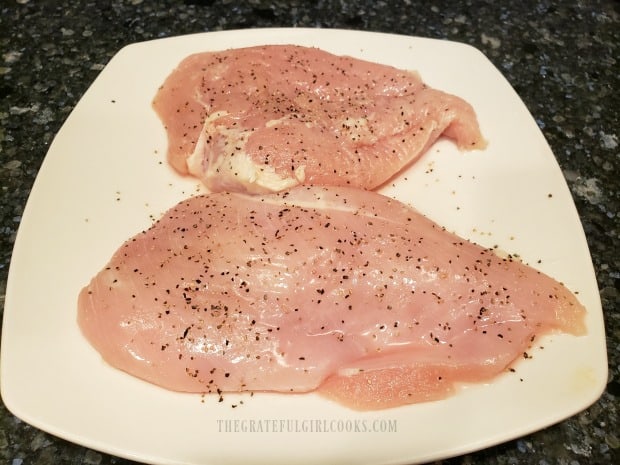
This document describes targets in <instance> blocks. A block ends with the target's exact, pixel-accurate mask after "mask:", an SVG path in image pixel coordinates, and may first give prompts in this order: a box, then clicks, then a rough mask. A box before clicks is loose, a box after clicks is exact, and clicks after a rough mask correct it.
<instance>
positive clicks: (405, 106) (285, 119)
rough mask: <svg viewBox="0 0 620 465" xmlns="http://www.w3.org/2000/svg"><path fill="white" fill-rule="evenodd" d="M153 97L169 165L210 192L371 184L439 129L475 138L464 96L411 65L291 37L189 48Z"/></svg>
mask: <svg viewBox="0 0 620 465" xmlns="http://www.w3.org/2000/svg"><path fill="white" fill-rule="evenodd" d="M153 105H154V108H155V110H156V112H157V113H158V115H159V116H160V118H161V120H162V122H163V124H164V125H165V127H166V130H167V133H168V142H169V145H168V159H169V161H170V163H171V165H172V166H173V167H174V168H175V169H176V170H177V171H179V172H180V173H190V174H192V175H194V176H196V177H198V178H199V179H201V180H202V181H203V183H204V184H205V185H206V186H207V187H208V188H209V189H210V190H211V191H241V192H244V191H246V192H250V193H267V192H277V191H280V190H285V189H288V188H290V187H293V186H296V185H298V184H322V185H343V186H352V187H360V188H364V189H374V188H376V187H378V186H379V185H381V184H382V183H385V182H386V181H387V180H389V179H390V178H391V177H392V176H394V175H395V174H396V173H398V172H399V171H400V170H401V169H403V167H405V166H407V165H408V164H410V163H412V161H413V160H415V159H417V158H418V157H419V156H420V155H421V154H422V153H423V152H425V151H426V150H427V149H428V148H429V147H430V146H431V145H432V144H433V143H434V142H435V141H436V140H437V139H438V138H439V137H440V136H441V135H442V134H443V135H445V136H448V137H451V138H452V139H454V140H455V141H456V143H457V144H458V146H459V147H460V148H462V149H475V148H482V147H484V145H485V141H484V140H483V137H482V135H481V133H480V129H479V127H478V122H477V119H476V115H475V113H474V111H473V109H472V108H471V106H470V105H469V104H468V103H467V102H465V101H464V100H462V99H460V98H458V97H455V96H453V95H449V94H446V93H444V92H441V91H439V90H435V89H431V88H429V87H428V86H426V85H425V84H424V83H423V82H422V81H421V79H420V77H419V76H418V75H417V74H416V73H413V72H408V71H402V70H399V69H396V68H393V67H390V66H384V65H379V64H375V63H370V62H367V61H362V60H359V59H355V58H351V57H346V56H336V55H332V54H330V53H327V52H325V51H322V50H319V49H316V48H308V47H300V46H293V45H268V46H260V47H250V48H241V49H233V50H227V51H221V52H206V53H199V54H195V55H191V56H189V57H187V58H186V59H185V60H183V61H182V62H181V63H180V64H179V66H178V67H177V68H176V69H175V70H174V71H173V72H172V74H171V75H170V76H169V77H168V78H167V79H166V81H165V82H164V84H163V85H162V86H161V88H160V89H159V91H158V93H157V95H156V97H155V99H154V101H153Z"/></svg>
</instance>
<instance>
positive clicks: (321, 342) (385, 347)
mask: <svg viewBox="0 0 620 465" xmlns="http://www.w3.org/2000/svg"><path fill="white" fill-rule="evenodd" d="M584 313H585V310H584V308H583V307H582V305H581V304H580V303H579V302H578V301H577V300H576V298H575V297H574V296H573V294H571V293H570V292H569V291H568V290H567V289H566V288H564V287H563V286H562V285H561V284H559V283H558V282H556V281H555V280H553V279H552V278H550V277H548V276H546V275H544V274H541V273H540V272H538V271H536V270H534V269H533V268H530V267H528V266H526V265H524V264H522V263H520V262H518V261H513V260H511V259H510V258H500V257H498V256H497V255H496V254H494V252H493V251H492V250H489V249H484V248H481V247H479V246H477V245H474V244H473V243H470V242H468V241H466V240H464V239H461V238H459V237H457V236H455V235H453V234H451V233H449V232H447V231H445V230H444V229H443V228H441V227H440V226H438V225H437V224H435V223H433V222H432V221H430V220H429V219H427V218H425V217H424V216H422V215H420V214H419V213H417V212H416V211H415V210H413V209H411V208H409V207H407V206H405V205H404V204H402V203H400V202H398V201H395V200H393V199H390V198H388V197H385V196H382V195H380V194H377V193H374V192H368V191H363V190H358V189H352V188H343V187H331V188H323V187H297V188H295V189H292V190H291V191H288V192H284V193H279V194H268V195H257V196H248V195H244V194H234V193H214V194H209V195H203V196H196V197H193V198H190V199H188V200H185V201H183V202H181V203H180V204H178V205H177V206H175V207H174V208H172V209H171V210H169V211H168V212H167V213H166V214H165V215H164V216H163V218H162V219H161V220H160V221H159V222H157V223H155V224H154V225H153V226H152V227H151V228H150V229H148V230H147V231H144V232H142V233H140V234H138V235H136V236H135V237H133V238H132V239H130V240H128V241H127V242H126V243H125V244H124V245H123V246H122V247H120V249H119V250H118V251H117V252H116V253H115V254H114V256H113V257H112V259H111V260H110V262H109V263H108V265H107V266H106V267H105V268H104V269H103V270H102V271H101V272H100V273H99V274H98V275H97V276H95V277H94V279H92V281H91V282H90V284H89V285H88V286H87V287H85V288H84V289H83V290H82V292H81V294H80V296H79V313H78V321H79V325H80V327H81V329H82V331H83V333H84V335H85V336H86V338H87V339H88V340H89V341H90V342H91V343H92V345H93V346H94V347H95V348H96V349H97V350H98V351H99V352H100V353H101V355H102V356H103V358H104V359H105V360H107V362H109V364H111V365H113V366H114V367H117V368H119V369H121V370H125V371H126V372H128V373H131V374H132V375H135V376H137V377H140V378H143V379H145V380H147V381H150V382H151V383H155V384H157V385H160V386H163V387H165V388H168V389H171V390H177V391H190V392H217V393H221V392H227V391H277V392H297V393H299V392H308V391H315V390H318V392H321V393H323V394H325V395H327V396H329V397H331V398H334V399H336V400H338V401H339V402H341V403H343V404H346V405H349V406H352V407H354V408H359V409H378V408H385V407H393V406H398V405H402V404H407V403H413V402H421V401H427V400H433V399H440V398H443V397H446V396H448V395H449V394H450V393H451V392H452V391H453V389H454V385H455V383H458V382H461V381H467V382H478V381H485V380H489V379H491V378H493V377H494V376H496V375H498V374H499V373H502V372H503V371H505V370H506V369H507V367H509V366H510V365H511V364H512V363H513V362H514V361H515V360H517V359H520V358H522V357H523V354H524V352H526V351H527V350H529V349H530V345H531V344H532V341H533V340H534V338H535V337H537V336H538V335H540V334H543V333H547V332H549V331H553V330H559V331H565V332H569V333H572V334H575V335H579V334H582V333H583V332H584V331H585V328H584V322H583V319H584Z"/></svg>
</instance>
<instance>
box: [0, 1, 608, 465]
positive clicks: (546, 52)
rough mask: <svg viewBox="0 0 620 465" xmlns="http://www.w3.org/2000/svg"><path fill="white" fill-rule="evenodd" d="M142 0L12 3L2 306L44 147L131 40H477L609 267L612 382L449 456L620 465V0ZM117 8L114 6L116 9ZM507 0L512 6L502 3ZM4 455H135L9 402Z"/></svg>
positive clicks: (3, 142)
mask: <svg viewBox="0 0 620 465" xmlns="http://www.w3.org/2000/svg"><path fill="white" fill-rule="evenodd" d="M441 3H442V6H441V7H435V6H432V7H431V6H428V2H422V1H421V0H401V1H390V0H355V1H347V0H339V1H336V0H321V1H317V2H306V1H301V0H293V1H288V2H286V1H262V0H254V1H251V0H248V1H232V0H204V1H199V0H195V1H190V0H187V1H161V0H158V1H141V0H114V1H110V2H95V1H87V0H78V1H67V0H59V1H56V2H39V1H35V0H30V1H29V0H17V1H15V0H6V1H3V2H2V3H1V4H0V44H1V45H0V50H1V52H2V56H1V58H0V96H1V100H0V186H1V190H0V197H1V201H0V221H1V223H0V308H3V307H4V299H5V290H6V283H7V275H8V268H9V262H10V258H11V251H12V246H13V242H14V240H15V235H16V231H17V227H18V225H19V222H20V219H21V215H22V212H23V209H24V205H25V203H26V200H27V198H28V194H29V191H30V189H31V187H32V184H33V181H34V179H35V176H36V174H37V171H38V169H39V167H40V166H41V162H42V160H43V157H44V156H45V153H46V151H47V149H48V147H49V144H50V142H51V141H52V139H53V137H54V135H55V134H56V132H57V131H58V130H59V129H60V127H61V125H62V123H63V121H64V120H65V119H66V117H67V116H68V115H69V113H70V112H71V110H72V108H73V107H74V106H75V104H76V103H77V102H78V100H79V99H80V97H81V96H82V94H83V93H84V92H85V91H86V89H87V87H88V86H89V85H90V83H91V82H92V81H93V80H94V79H95V77H96V76H97V75H98V73H99V72H100V71H101V70H102V69H103V68H104V66H105V65H106V63H107V62H108V61H109V60H110V58H111V57H112V56H113V55H114V54H115V53H116V52H117V51H118V50H119V49H120V48H121V47H123V46H124V45H126V44H129V43H132V42H138V41H144V40H148V39H154V38H162V37H169V36H174V35H180V34H187V33H194V32H204V31H215V30H222V29H239V28H253V27H272V26H295V27H321V28H346V29H359V30H368V31H382V32H391V33H399V34H407V35H414V36H423V37H431V38H441V39H448V40H453V41H459V42H464V43H468V44H471V45H473V46H475V47H477V48H478V49H479V50H481V51H482V52H483V53H485V54H486V56H487V57H488V58H489V59H490V60H491V61H492V62H493V63H494V64H495V65H496V66H497V68H498V69H499V70H500V71H501V72H502V73H503V74H504V75H505V76H506V78H507V79H508V80H509V82H510V83H511V84H512V85H513V87H514V88H515V89H516V91H517V92H518V94H519V95H520V96H521V98H522V99H523V100H524V101H525V103H526V105H527V107H528V108H529V110H530V112H531V113H532V114H533V116H534V118H535V120H536V121H537V123H538V125H539V127H540V128H541V129H542V131H543V133H544V135H545V137H546V138H547V140H548V142H549V144H550V145H551V148H552V149H553V151H554V153H555V155H556V157H557V159H558V162H559V164H560V166H561V168H562V171H563V173H564V176H565V177H566V179H567V181H568V184H569V187H570V191H571V193H572V195H573V198H574V200H575V203H576V206H577V209H578V212H579V215H580V217H581V220H582V223H583V227H584V229H585V233H586V236H587V240H588V243H589V246H590V250H591V253H592V258H593V262H594V266H595V270H596V274H597V279H598V283H599V289H600V294H601V299H602V303H603V309H604V313H605V324H606V330H607V344H608V357H609V381H608V385H607V389H606V391H605V393H604V394H603V396H602V397H601V398H600V400H599V401H597V402H596V403H595V404H594V405H592V406H591V407H590V408H588V409H587V410H585V411H583V412H581V413H579V414H577V415H575V416H574V417H572V418H570V419H568V420H566V421H563V422H561V423H559V424H557V425H554V426H551V427H549V428H547V429H545V430H543V431H539V432H536V433H533V434H530V435H528V436H526V437H523V438H520V439H517V440H513V441H510V442H508V443H505V444H502V445H499V446H496V447H492V448H490V449H487V450H483V451H480V452H477V453H472V454H469V455H467V456H463V457H456V458H453V459H449V460H445V461H443V462H441V463H446V464H457V463H459V464H472V463H476V464H521V463H522V464H539V465H552V464H562V465H576V464H606V463H620V433H619V432H620V426H619V423H618V415H619V413H620V412H619V403H618V400H617V397H618V396H619V395H620V373H619V367H618V362H619V355H620V321H619V319H620V308H619V305H618V301H619V299H618V279H619V277H620V270H619V267H618V265H619V263H620V254H619V253H618V249H619V248H618V243H619V241H620V237H619V231H620V228H619V222H618V211H619V210H620V199H619V195H618V187H619V185H620V177H619V176H618V173H620V166H619V165H620V163H619V159H620V147H619V143H620V140H619V139H620V133H619V132H618V131H619V130H620V119H619V110H620V99H619V97H618V89H619V88H620V86H619V81H620V80H619V78H618V76H619V74H620V66H619V64H618V61H619V60H620V6H619V5H620V4H619V3H618V2H616V1H615V0H591V1H587V2H574V1H566V0H556V1H551V0H539V1H534V0H525V1H522V2H495V1H491V0H450V1H446V2H441ZM104 4H105V6H102V5H104ZM502 4H506V5H509V6H502ZM0 461H2V463H7V464H12V465H21V464H28V465H29V464H65V463H66V464H78V463H83V464H91V465H96V464H113V463H114V464H128V463H131V462H129V461H128V460H125V459H121V458H118V457H112V456H109V455H106V454H104V453H101V452H97V451H93V450H89V449H86V448H83V447H80V446H77V445H74V444H71V443H68V442H66V441H64V440H61V439H58V438H55V437H53V436H51V435H49V434H47V433H45V432H42V431H40V430H38V429H37V428H35V427H32V426H30V425H28V424H26V423H25V422H22V421H21V420H19V419H17V418H15V417H14V416H13V415H12V414H11V413H10V412H8V411H7V410H6V408H5V407H4V406H3V405H0Z"/></svg>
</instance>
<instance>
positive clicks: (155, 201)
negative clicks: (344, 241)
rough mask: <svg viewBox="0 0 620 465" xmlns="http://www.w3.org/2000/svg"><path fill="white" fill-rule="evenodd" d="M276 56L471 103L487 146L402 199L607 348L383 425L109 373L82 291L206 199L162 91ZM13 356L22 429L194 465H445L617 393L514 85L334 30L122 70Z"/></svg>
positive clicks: (444, 144)
mask: <svg viewBox="0 0 620 465" xmlns="http://www.w3.org/2000/svg"><path fill="white" fill-rule="evenodd" d="M276 43H294V44H299V45H307V46H317V47H320V48H323V49H325V50H327V51H330V52H333V53H336V54H348V55H352V56H356V57H359V58H363V59H367V60H371V61H376V62H381V63H385V64H390V65H394V66H397V67H400V68H408V69H416V70H418V71H420V73H421V75H422V78H423V79H424V80H425V81H426V82H427V83H428V84H430V85H432V86H434V87H437V88H440V89H443V90H446V91H448V92H451V93H454V94H456V95H459V96H461V97H463V98H465V99H466V100H468V101H469V102H470V103H471V104H472V105H473V107H474V109H475V110H476V112H477V114H478V117H479V121H480V124H481V127H482V130H483V133H484V134H485V136H486V138H487V139H488V141H489V146H488V148H487V149H486V150H484V151H478V152H471V153H460V152H459V151H458V150H457V149H456V148H455V146H454V145H453V144H452V143H451V142H449V141H447V140H440V141H439V142H437V143H436V144H435V145H434V146H433V147H432V148H431V150H430V152H429V153H428V154H426V155H425V156H424V157H423V158H422V159H421V160H420V161H419V162H418V163H417V164H415V165H413V166H412V167H411V168H410V169H408V170H407V171H406V172H405V173H403V174H402V175H401V176H400V177H399V178H398V179H396V180H395V181H394V183H393V184H392V185H390V186H387V187H386V188H384V189H383V191H384V193H386V194H388V195H393V196H395V197H397V198H399V199H401V200H403V201H406V202H410V203H411V204H413V205H415V206H416V208H418V209H419V210H420V211H422V212H423V213H425V214H427V215H428V216H430V217H431V218H432V219H434V220H435V221H437V222H439V223H440V224H442V225H444V226H446V227H447V228H448V229H451V230H453V231H455V232H457V233H458V234H460V235H462V236H465V237H467V238H469V239H471V240H473V241H475V242H478V243H480V244H482V245H485V246H493V245H497V246H498V247H500V248H501V249H503V250H505V251H507V252H510V253H518V254H519V255H520V256H521V257H522V258H523V259H524V261H526V262H529V263H531V264H535V266H536V267H538V268H539V269H541V270H542V271H544V272H546V273H548V274H550V275H552V276H553V277H555V278H556V279H558V280H559V281H562V282H564V283H565V284H566V285H567V286H568V287H569V288H570V289H572V290H573V291H576V292H578V297H579V298H580V300H581V302H582V303H583V304H584V305H585V306H586V307H587V309H588V315H587V326H588V334H587V335H586V336H583V337H572V336H566V335H555V336H551V337H547V338H545V339H544V341H542V342H541V345H543V346H544V349H538V350H536V351H534V352H533V358H532V359H531V360H523V361H521V362H519V363H518V364H517V365H516V372H515V373H508V374H506V375H503V376H501V377H500V378H498V379H497V380H496V381H494V382H493V383H490V384H483V385H477V386H470V387H467V388H464V389H462V390H461V391H460V392H459V393H458V394H457V395H455V396H453V397H451V398H449V399H446V400H442V401H439V402H431V403H425V404H418V405H411V406H406V407H400V408H396V409H389V410H384V411H378V412H365V413H360V412H355V411H351V410H348V409H346V408H344V407H341V406H339V405H336V404H334V403H332V402H330V401H328V400H325V399H323V398H321V397H319V396H315V395H313V394H309V395H269V394H256V395H254V396H252V397H250V396H249V395H247V396H246V395H231V396H226V397H225V400H224V402H221V403H218V402H217V399H215V398H212V397H209V396H207V397H201V396H198V395H188V394H178V393H173V392H169V391H166V390H163V389H160V388H158V387H155V386H152V385H149V384H147V383H145V382H142V381H140V380H138V379H134V378H133V377H131V376H129V375H127V374H124V373H122V372H120V371H117V370H115V369H113V368H111V367H109V366H107V365H106V364H105V363H104V362H102V360H101V358H100V357H99V355H98V354H97V353H96V352H95V351H94V350H93V349H92V348H91V346H90V345H89V344H88V343H87V341H86V340H85V339H84V338H83V337H82V335H81V333H80V331H79V329H78V326H77V324H76V299H77V295H78V292H79V291H80V289H81V288H82V287H83V286H84V285H86V284H87V283H88V281H89V280H90V278H91V277H92V276H93V275H94V274H95V273H96V272H97V271H98V270H99V269H100V268H101V267H102V266H103V265H104V264H105V263H106V262H107V260H108V259H109V258H110V256H111V255H112V253H113V252H114V251H115V250H116V249H117V247H119V246H120V245H121V243H122V242H123V241H124V240H125V239H127V238H129V237H130V236H132V235H134V234H135V233H137V232H138V231H140V230H142V229H144V228H147V227H148V226H150V225H151V224H152V222H153V221H154V219H156V218H158V217H159V216H160V215H161V214H162V213H163V212H164V211H165V210H166V209H168V208H169V207H171V206H173V205H174V204H176V203H177V202H178V201H180V200H182V199H183V198H186V197H187V196H189V195H192V194H194V193H195V192H197V191H199V190H200V187H199V186H197V183H196V181H194V180H191V179H189V178H182V177H180V176H178V175H176V174H175V173H174V172H173V171H172V169H171V168H170V167H169V166H168V165H167V164H166V162H165V152H166V144H167V141H166V135H165V132H164V129H163V127H162V125H161V123H160V121H159V120H158V118H157V116H156V115H155V113H154V111H153V110H152V108H151V100H152V98H153V96H154V95H155V92H156V91H157V88H158V86H159V85H160V84H161V83H162V82H163V80H164V79H165V77H166V76H167V75H168V74H169V73H170V72H171V70H172V69H173V68H174V67H175V66H176V65H177V64H178V62H179V61H181V59H183V58H184V57H185V56H187V55H188V54H190V53H194V52H199V51H206V50H221V49H226V48H230V47H243V46H249V45H257V44H276ZM539 261H540V262H539ZM1 355H2V385H1V387H2V396H3V399H4V402H5V404H6V406H7V407H8V408H9V409H10V410H11V411H12V412H13V413H14V414H15V415H16V416H18V417H20V418H22V419H23V420H25V421H26V422H28V423H31V424H32V425H34V426H36V427H38V428H41V429H42V430H45V431H48V432H50V433H52V434H54V435H57V436H60V437H62V438H65V439H68V440H70V441H73V442H75V443H78V444H82V445H85V446H88V447H91V448H94V449H99V450H101V451H104V452H107V453H111V454H114V455H118V456H123V457H127V458H131V459H134V460H140V461H145V462H151V463H156V464H173V463H174V464H177V465H179V464H200V465H205V464H212V463H218V464H222V463H248V464H252V463H271V464H276V463H293V462H294V463H298V464H303V463H322V462H323V463H330V464H338V463H367V464H371V463H385V464H387V463H390V464H397V463H413V462H423V461H430V460H435V459H440V458H444V457H449V456H453V455H457V454H461V453H465V452H468V451H472V450H476V449H480V448H484V447H488V446H491V445H493V444H497V443H499V442H502V441H506V440H509V439H512V438H515V437H518V436H521V435H524V434H527V433H529V432H531V431H533V430H536V429H540V428H544V427H546V426H548V425H550V424H552V423H555V422H558V421H561V420H563V419H565V418H567V417H569V416H571V415H573V414H575V413H577V412H579V411H580V410H582V409H584V408H586V407H588V406H589V405H590V404H592V403H593V402H595V401H596V399H597V398H598V397H599V396H600V395H601V393H602V391H603V389H604V386H605V382H606V379H607V361H606V350H605V335H604V327H603V316H602V310H601V304H600V300H599V295H598V289H597V284H596V280H595V276H594V272H593V267H592V263H591V259H590V256H589V252H588V248H587V244H586V241H585V237H584V233H583V230H582V227H581V224H580V221H579V218H578V215H577V212H576V209H575V206H574V204H573V202H572V198H571V196H570V193H569V190H568V188H567V186H566V184H565V181H564V178H563V176H562V173H561V171H560V169H559V167H558V165H557V163H556V160H555V158H554V156H553V153H552V152H551V150H550V148H549V146H548V144H547V143H546V141H545V139H544V137H543V135H542V134H541V132H540V131H539V129H538V127H537V125H536V123H535V121H534V120H533V118H532V116H531V115H530V114H529V113H528V111H527V109H526V107H525V105H524V104H523V103H522V102H521V100H520V99H519V97H518V96H517V94H516V93H515V92H514V90H513V89H512V88H511V87H510V85H509V84H508V83H507V81H506V80H505V79H504V78H503V77H502V75H501V74H500V72H499V71H498V70H497V69H496V68H495V67H494V66H493V65H492V64H491V63H490V62H489V61H488V60H487V59H486V58H485V57H484V56H483V55H482V53H480V52H479V51H477V50H476V49H474V48H472V47H470V46H468V45H463V44H459V43H453V42H447V41H439V40H431V39H421V38H415V37H405V36H396V35H389V34H378V33H367V32H355V31H342V30H325V29H254V30H241V31H227V32H214V33H204V34H197V35H190V36H183V37H175V38H169V39H162V40H155V41H151V42H145V43H138V44H133V45H130V46H128V47H125V48H123V49H122V50H121V51H120V52H119V53H118V54H117V55H116V56H114V58H112V60H111V61H110V63H109V64H108V66H107V67H106V68H105V69H104V70H103V71H102V72H101V74H100V76H99V77H98V78H97V79H96V80H95V82H94V83H93V84H92V86H91V87H90V89H89V90H88V91H87V92H86V94H85V95H84V97H83V98H82V99H81V101H80V102H79V103H78V105H77V106H76V108H75V109H74V111H73V112H72V113H71V115H70V116H69V118H67V121H66V122H65V124H64V126H63V127H62V129H61V130H60V132H59V133H58V135H57V136H56V138H55V139H54V141H53V144H52V145H51V147H50V150H49V152H48V154H47V157H46V158H45V161H44V163H43V165H42V166H41V170H40V172H39V175H38V177H37V179H36V182H35V184H34V187H33V189H32V193H31V195H30V198H29V200H28V203H27V206H26V209H25V212H24V215H23V219H22V222H21V225H20V228H19V233H18V236H17V239H16V242H15V248H14V252H13V257H12V261H11V268H10V274H9V281H8V286H7V292H6V303H5V309H4V327H3V334H2V353H1ZM240 401H243V403H240ZM233 406H237V407H236V408H234V407H233ZM250 428H252V429H262V430H263V431H262V432H256V431H247V430H248V429H250ZM317 429H318V430H320V431H317ZM325 430H327V431H325ZM359 430H362V431H359ZM363 430H368V431H363Z"/></svg>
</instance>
